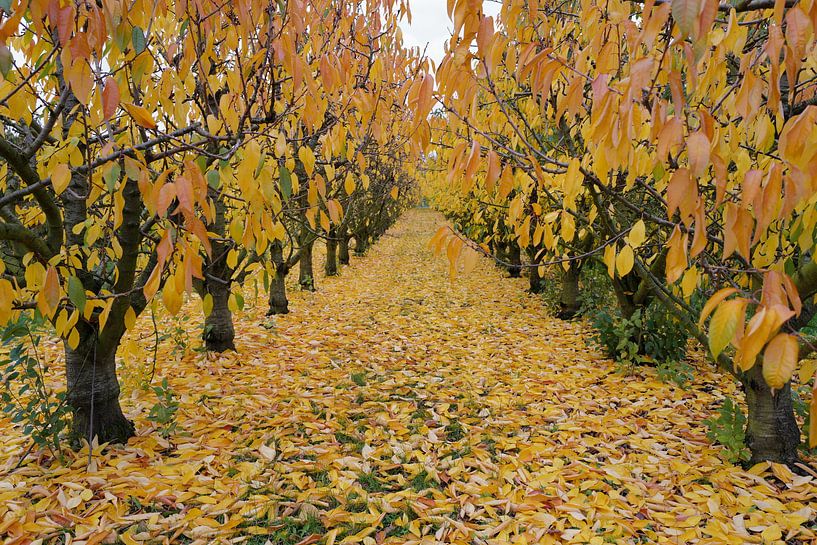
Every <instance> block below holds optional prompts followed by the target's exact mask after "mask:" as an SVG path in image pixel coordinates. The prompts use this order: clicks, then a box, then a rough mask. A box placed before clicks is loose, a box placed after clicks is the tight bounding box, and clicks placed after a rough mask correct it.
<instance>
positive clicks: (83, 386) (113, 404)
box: [64, 324, 135, 445]
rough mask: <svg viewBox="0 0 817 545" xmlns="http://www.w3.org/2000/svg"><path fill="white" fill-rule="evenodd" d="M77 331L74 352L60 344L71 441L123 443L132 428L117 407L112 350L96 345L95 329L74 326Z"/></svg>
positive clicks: (116, 381) (133, 430)
mask: <svg viewBox="0 0 817 545" xmlns="http://www.w3.org/2000/svg"><path fill="white" fill-rule="evenodd" d="M77 331H78V332H79V335H80V341H79V344H78V345H77V348H76V349H72V348H71V347H70V346H68V342H67V341H65V342H64V347H65V368H66V376H67V379H68V380H67V381H68V390H67V398H68V399H67V401H68V406H69V407H71V411H72V413H73V414H72V421H71V427H70V434H69V436H70V439H71V442H72V443H74V444H75V445H78V444H79V440H80V439H86V440H88V441H89V442H90V441H91V440H93V438H94V437H97V438H98V441H99V443H125V442H127V440H128V438H129V437H132V436H133V435H134V434H135V429H134V427H133V423H132V422H131V421H130V420H128V419H127V418H125V415H124V414H123V413H122V408H121V407H120V406H119V380H117V378H116V348H115V347H114V348H113V349H111V348H105V347H103V346H100V343H99V342H98V336H97V334H96V330H95V329H94V328H92V327H91V326H89V325H87V324H86V325H84V326H83V325H81V324H78V327H77ZM115 346H118V343H116V345H115Z"/></svg>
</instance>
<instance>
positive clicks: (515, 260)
mask: <svg viewBox="0 0 817 545" xmlns="http://www.w3.org/2000/svg"><path fill="white" fill-rule="evenodd" d="M508 263H510V265H509V266H508V274H510V275H511V278H520V277H521V276H522V252H521V250H520V249H519V244H517V243H516V241H512V242H509V243H508Z"/></svg>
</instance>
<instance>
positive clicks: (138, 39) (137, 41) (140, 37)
mask: <svg viewBox="0 0 817 545" xmlns="http://www.w3.org/2000/svg"><path fill="white" fill-rule="evenodd" d="M131 41H132V42H133V50H134V51H135V52H136V54H137V55H138V54H139V53H141V52H142V51H144V50H145V48H146V47H147V40H145V32H144V31H143V30H142V27H138V26H135V27H133V33H132V34H131Z"/></svg>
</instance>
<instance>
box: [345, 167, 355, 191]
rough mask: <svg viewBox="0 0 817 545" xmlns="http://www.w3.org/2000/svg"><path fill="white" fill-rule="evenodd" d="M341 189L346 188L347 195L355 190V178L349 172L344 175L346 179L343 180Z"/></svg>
mask: <svg viewBox="0 0 817 545" xmlns="http://www.w3.org/2000/svg"><path fill="white" fill-rule="evenodd" d="M343 189H345V190H346V194H347V195H351V194H352V193H354V192H355V179H354V177H353V176H352V173H351V172H350V173H348V174H347V175H346V179H345V180H344V181H343Z"/></svg>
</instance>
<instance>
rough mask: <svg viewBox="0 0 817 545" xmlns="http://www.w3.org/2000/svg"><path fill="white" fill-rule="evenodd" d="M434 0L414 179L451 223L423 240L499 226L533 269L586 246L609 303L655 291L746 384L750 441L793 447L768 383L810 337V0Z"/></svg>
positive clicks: (815, 168)
mask: <svg viewBox="0 0 817 545" xmlns="http://www.w3.org/2000/svg"><path fill="white" fill-rule="evenodd" d="M448 9H449V13H450V14H451V16H452V19H453V22H454V33H453V36H452V37H451V39H450V42H449V53H448V55H447V56H446V58H445V59H444V60H443V61H442V62H441V63H440V66H439V68H438V70H437V80H438V98H439V100H440V102H441V104H442V105H443V107H444V108H443V109H442V110H441V111H440V114H439V115H438V116H437V117H436V124H435V125H434V129H436V140H437V142H438V144H439V145H438V146H437V147H436V148H435V149H436V152H435V155H434V156H433V157H432V158H431V159H430V162H429V172H436V171H437V169H439V170H442V171H443V174H441V175H437V174H429V175H428V176H427V187H428V189H427V192H428V193H429V194H430V195H432V198H433V200H434V202H435V203H437V205H438V206H440V207H441V208H442V209H443V210H444V211H446V212H447V213H448V214H449V215H450V216H451V217H456V218H457V220H458V222H459V225H460V226H461V229H460V231H459V232H456V233H455V232H451V231H444V232H441V233H439V236H438V239H437V240H436V242H437V243H439V244H440V246H441V247H444V248H447V251H448V254H449V257H450V258H451V260H452V263H455V262H456V261H457V259H458V258H459V257H460V255H464V256H465V258H466V259H469V258H468V255H469V254H470V253H471V252H474V251H481V250H480V248H478V247H476V246H475V245H474V244H469V243H467V242H466V243H463V238H464V237H470V239H471V240H473V241H475V242H476V243H484V244H485V246H484V248H483V250H484V251H486V252H488V251H494V250H495V249H496V248H495V247H494V246H495V245H496V243H497V242H501V243H502V244H504V243H506V241H507V240H511V241H512V244H513V245H514V246H518V247H519V248H521V249H522V251H523V252H525V251H527V252H528V253H529V254H530V263H531V264H532V267H533V270H534V271H536V267H538V268H539V269H540V274H543V273H544V272H545V269H546V267H545V266H544V265H545V264H547V265H559V266H561V267H563V268H564V270H565V271H566V272H565V274H569V273H570V271H574V272H575V271H578V270H580V269H581V267H582V266H583V263H584V262H587V261H595V260H600V261H602V262H603V264H604V265H605V266H606V268H607V271H608V273H609V276H610V278H611V283H612V285H613V288H614V290H615V294H616V297H617V299H618V301H619V304H620V307H621V311H622V313H623V314H624V315H625V316H629V315H631V314H632V313H633V312H635V310H637V309H638V308H641V307H643V306H644V305H646V304H649V302H650V301H651V300H659V301H660V302H661V303H662V304H664V305H665V306H667V307H668V308H670V309H672V311H673V312H674V313H676V314H677V315H678V316H680V319H681V320H682V321H683V322H684V323H685V326H686V329H687V330H688V331H690V332H691V333H692V335H693V336H694V337H696V338H697V339H698V340H700V341H701V342H702V343H703V344H704V345H708V346H709V348H710V349H711V354H712V356H713V358H715V359H716V360H717V362H718V363H719V364H720V365H721V366H722V367H723V368H724V369H726V370H728V371H729V372H731V373H734V375H735V376H736V377H737V378H738V379H739V380H740V381H741V382H742V383H743V384H744V386H745V388H746V389H747V391H748V392H750V393H751V392H756V393H757V395H755V394H754V393H752V394H751V395H749V399H750V404H749V415H750V420H749V428H748V431H749V433H748V436H747V441H748V442H749V444H750V446H751V447H752V451H753V454H754V456H755V459H757V460H760V459H775V460H794V459H795V458H796V454H795V450H796V445H797V444H798V443H799V432H797V429H796V426H795V425H794V424H793V418H792V416H791V407H790V404H789V403H788V402H782V405H786V406H787V407H786V408H781V407H780V406H779V405H780V403H777V404H776V405H777V407H776V408H775V409H772V408H771V406H772V405H773V404H775V403H774V402H773V401H771V400H773V399H780V398H786V397H788V396H789V395H790V394H789V390H788V388H789V386H788V384H789V380H790V378H791V377H792V374H793V372H794V370H795V368H796V366H797V361H798V360H799V359H800V358H801V357H803V356H804V355H805V354H806V353H807V352H808V351H810V350H811V349H812V345H811V342H810V339H809V338H808V335H805V334H801V333H799V330H800V328H801V327H802V326H803V325H804V324H806V323H807V322H808V321H809V320H810V318H811V316H812V315H813V310H812V308H813V305H812V304H811V298H812V296H813V295H814V294H815V288H817V284H815V281H816V280H817V276H815V273H816V272H817V269H815V265H814V263H813V261H812V253H813V250H814V217H813V214H812V211H813V206H814V198H813V196H814V194H815V183H816V182H817V162H816V160H817V155H815V151H814V146H813V145H811V143H813V141H814V138H815V137H817V123H816V121H817V105H816V104H815V102H816V100H815V97H816V96H817V95H815V92H817V87H815V82H816V81H817V65H816V64H815V55H814V50H815V25H816V24H817V6H816V5H815V4H813V3H811V2H786V1H784V0H780V1H777V2H737V3H734V4H723V3H721V4H719V3H718V2H716V1H714V0H674V1H672V2H653V1H648V2H644V3H641V2H630V1H618V0H610V1H598V2H596V1H581V2H579V1H576V2H567V3H564V2H544V1H543V2H538V1H532V0H528V1H523V0H515V1H514V0H511V1H507V2H504V3H503V6H502V10H501V13H500V15H499V16H498V18H497V19H496V20H495V19H494V18H493V17H486V16H484V15H483V14H482V11H481V3H480V2H474V1H467V0H462V1H454V0H452V1H449V2H448ZM591 29H592V30H591ZM494 253H495V252H494ZM540 263H541V264H543V265H542V266H539V264H540ZM701 298H703V299H708V302H707V303H706V305H704V306H703V308H701V306H695V304H694V303H693V300H701ZM707 323H708V325H707ZM764 383H765V384H764ZM813 397H814V396H813ZM765 400H768V401H765ZM815 407H816V405H815V401H812V412H814V411H815ZM781 411H782V412H783V413H785V414H784V415H781ZM775 414H776V416H775ZM764 419H765V420H764ZM816 423H817V422H816V421H815V419H812V426H814V425H815V424H816ZM810 435H811V444H812V446H814V444H815V441H817V429H816V428H814V427H812V430H811V433H810Z"/></svg>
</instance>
